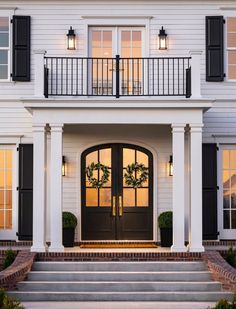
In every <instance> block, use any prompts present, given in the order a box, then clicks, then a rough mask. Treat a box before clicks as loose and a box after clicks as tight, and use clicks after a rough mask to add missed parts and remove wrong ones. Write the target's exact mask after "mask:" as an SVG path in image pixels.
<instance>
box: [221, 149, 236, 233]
mask: <svg viewBox="0 0 236 309" xmlns="http://www.w3.org/2000/svg"><path fill="white" fill-rule="evenodd" d="M219 170H220V173H219V183H220V193H219V203H218V204H219V209H218V217H219V230H220V238H221V239H235V238H236V146H235V145H224V146H221V149H220V169H219Z"/></svg>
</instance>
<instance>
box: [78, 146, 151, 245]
mask: <svg viewBox="0 0 236 309" xmlns="http://www.w3.org/2000/svg"><path fill="white" fill-rule="evenodd" d="M81 160H82V162H81V166H82V175H81V176H82V188H81V192H82V240H152V239H153V184H152V181H153V160H152V154H151V153H150V152H149V151H148V150H146V149H144V148H141V147H138V146H134V145H128V144H106V145H100V146H97V147H93V148H90V149H88V150H86V151H85V152H84V153H83V154H82V159H81ZM97 163H99V164H102V165H103V166H106V168H107V169H108V171H109V172H108V174H109V177H108V179H107V180H106V182H105V183H103V184H102V186H100V187H96V186H94V183H92V182H91V179H90V178H89V177H88V174H87V173H86V168H87V170H88V168H91V166H94V165H96V164H97ZM132 164H139V165H140V164H141V165H142V166H143V167H144V168H145V169H146V171H147V177H146V179H145V180H144V181H143V182H142V183H141V185H140V186H137V187H134V186H132V185H130V184H127V177H125V174H127V167H128V166H131V165H132ZM103 175H104V172H103V171H101V169H99V170H94V171H93V175H92V177H91V178H94V179H97V180H102V177H103ZM133 177H134V179H139V178H140V171H134V172H133Z"/></svg>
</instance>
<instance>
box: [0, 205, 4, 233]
mask: <svg viewBox="0 0 236 309" xmlns="http://www.w3.org/2000/svg"><path fill="white" fill-rule="evenodd" d="M0 229H4V211H3V210H0Z"/></svg>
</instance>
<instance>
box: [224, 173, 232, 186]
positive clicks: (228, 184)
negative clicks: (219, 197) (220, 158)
mask: <svg viewBox="0 0 236 309" xmlns="http://www.w3.org/2000/svg"><path fill="white" fill-rule="evenodd" d="M229 175H230V174H229V171H223V186H224V188H225V189H227V188H230V177H229Z"/></svg>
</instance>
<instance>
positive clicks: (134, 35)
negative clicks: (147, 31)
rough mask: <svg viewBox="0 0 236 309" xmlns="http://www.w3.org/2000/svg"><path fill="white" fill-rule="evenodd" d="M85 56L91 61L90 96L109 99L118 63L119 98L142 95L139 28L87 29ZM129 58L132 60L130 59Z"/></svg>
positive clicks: (142, 41)
mask: <svg viewBox="0 0 236 309" xmlns="http://www.w3.org/2000/svg"><path fill="white" fill-rule="evenodd" d="M89 38H90V39H89V42H90V43H89V56H90V57H92V58H93V59H92V68H91V71H92V72H91V74H92V93H93V94H94V95H96V94H98V95H106V94H107V95H111V94H115V93H116V87H117V86H116V87H112V85H113V80H116V76H115V73H117V67H116V65H117V63H116V57H117V56H118V55H119V57H121V58H122V59H121V60H120V61H119V69H118V70H119V72H120V74H119V78H120V81H121V82H120V86H119V87H120V89H119V93H120V94H121V95H126V94H133V95H137V94H139V93H142V90H143V86H144V84H143V80H142V77H143V75H142V68H143V64H142V59H141V58H142V57H143V56H144V51H143V49H144V28H141V27H90V31H89ZM131 58H132V59H131Z"/></svg>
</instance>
